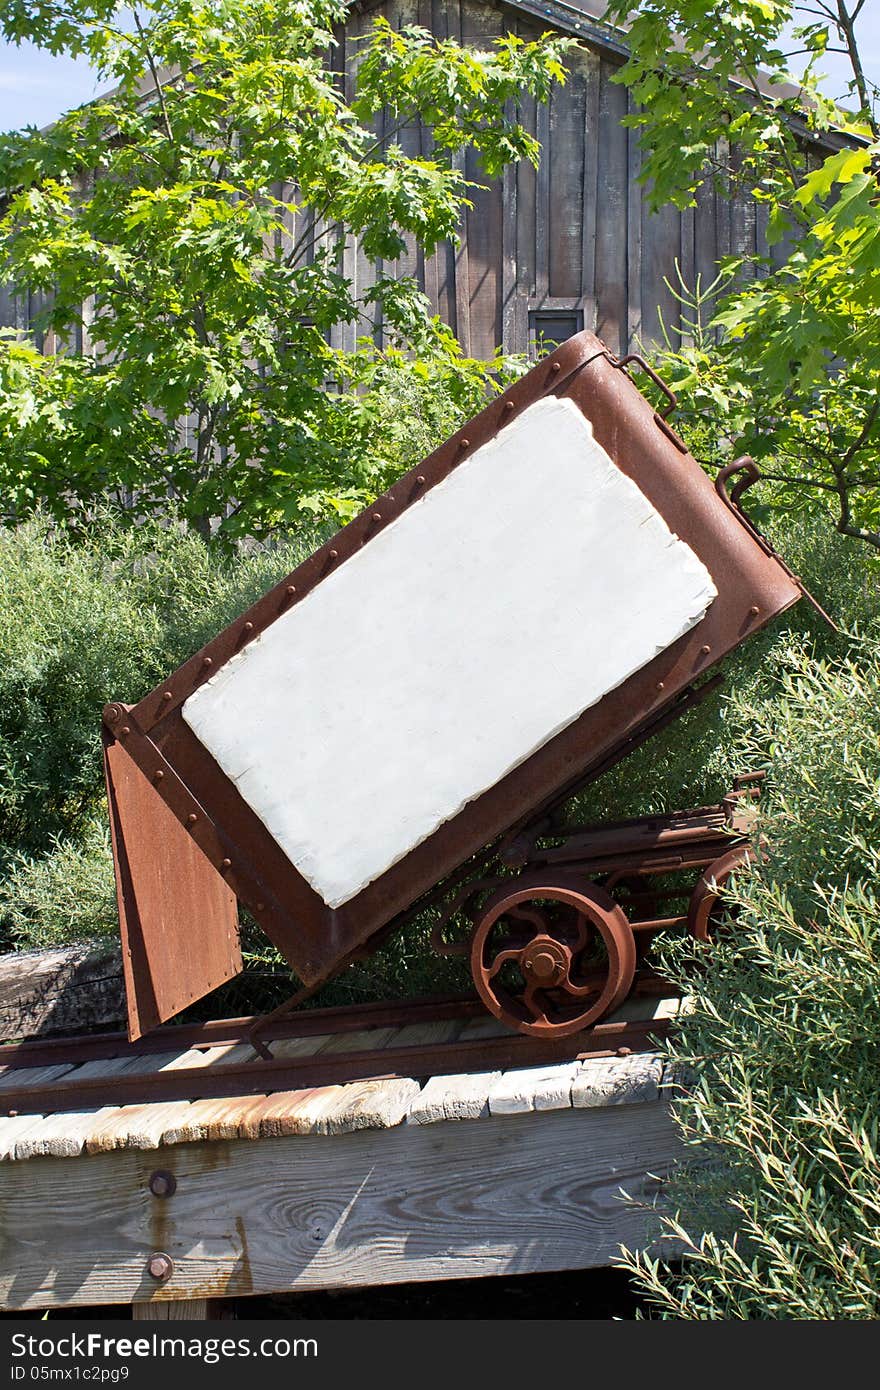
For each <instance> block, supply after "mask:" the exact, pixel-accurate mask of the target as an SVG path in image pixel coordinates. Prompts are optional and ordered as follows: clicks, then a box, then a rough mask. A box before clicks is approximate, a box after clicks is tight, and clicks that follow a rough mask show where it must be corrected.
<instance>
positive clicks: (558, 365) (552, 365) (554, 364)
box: [550, 362, 562, 372]
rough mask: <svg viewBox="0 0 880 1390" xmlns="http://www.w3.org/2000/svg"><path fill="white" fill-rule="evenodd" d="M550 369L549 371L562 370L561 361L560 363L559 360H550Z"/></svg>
mask: <svg viewBox="0 0 880 1390" xmlns="http://www.w3.org/2000/svg"><path fill="white" fill-rule="evenodd" d="M550 370H551V372H561V371H562V363H561V362H551V363H550Z"/></svg>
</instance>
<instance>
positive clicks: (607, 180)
mask: <svg viewBox="0 0 880 1390" xmlns="http://www.w3.org/2000/svg"><path fill="white" fill-rule="evenodd" d="M616 71H617V67H616V65H614V64H611V63H608V62H606V61H604V60H603V61H602V62H601V64H600V89H599V142H598V144H599V148H598V186H599V197H598V204H597V208H596V332H597V333H598V335H599V337H600V338H602V339H604V341H605V342H606V343H607V344H608V346H609V348H610V349H611V351H612V352H619V351H621V350H622V349H623V346H624V344H625V341H626V331H627V306H626V284H627V267H626V259H627V256H626V251H627V248H626V227H627V221H626V219H627V196H626V195H627V185H626V174H627V132H626V128H625V127H624V126H623V125H621V121H622V119H623V117H624V116H625V115H626V106H627V94H626V89H625V88H624V87H620V86H616V85H615V84H614V83H613V82H612V81H611V78H612V77H613V75H614V73H615V72H616Z"/></svg>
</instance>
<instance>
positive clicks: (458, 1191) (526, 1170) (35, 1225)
mask: <svg viewBox="0 0 880 1390" xmlns="http://www.w3.org/2000/svg"><path fill="white" fill-rule="evenodd" d="M681 1152H682V1150H681V1144H680V1141H679V1139H678V1137H677V1135H676V1132H675V1130H674V1128H673V1125H672V1122H671V1119H670V1117H669V1114H668V1111H667V1109H666V1106H665V1105H663V1104H661V1103H660V1102H658V1101H654V1102H651V1103H648V1104H641V1105H622V1106H613V1107H608V1106H603V1107H601V1108H598V1109H595V1108H586V1109H576V1110H575V1109H565V1110H543V1111H532V1112H530V1113H527V1114H515V1115H505V1116H491V1115H490V1116H487V1117H486V1118H483V1119H480V1120H476V1121H460V1120H450V1121H440V1122H437V1123H433V1124H431V1123H428V1124H424V1123H422V1124H419V1123H414V1124H404V1125H400V1126H398V1127H397V1128H395V1129H386V1130H358V1131H355V1132H349V1133H346V1134H342V1135H336V1136H334V1137H328V1136H319V1135H304V1136H296V1135H292V1136H288V1137H285V1138H277V1139H266V1140H256V1141H254V1142H251V1143H242V1142H217V1143H205V1144H191V1145H181V1146H178V1147H175V1148H166V1149H164V1150H163V1151H162V1153H161V1158H160V1156H159V1155H158V1154H156V1153H155V1152H154V1153H149V1152H140V1151H137V1150H132V1149H120V1150H116V1151H114V1152H111V1153H103V1154H98V1155H95V1156H91V1157H90V1156H82V1157H79V1158H34V1159H32V1160H30V1161H28V1162H26V1163H10V1164H6V1165H4V1171H3V1189H4V1190H3V1241H2V1244H0V1304H2V1306H3V1307H5V1308H8V1309H24V1308H65V1307H72V1306H75V1305H77V1304H85V1305H90V1304H91V1305H94V1304H109V1303H135V1304H136V1303H144V1302H146V1303H149V1304H152V1305H154V1306H155V1305H156V1304H159V1303H165V1302H166V1301H168V1300H193V1299H206V1298H211V1297H222V1296H224V1295H225V1296H234V1295H247V1294H252V1293H267V1292H281V1291H283V1290H304V1289H328V1288H340V1287H355V1286H364V1285H381V1284H390V1283H401V1282H410V1281H418V1280H426V1279H428V1280H434V1279H451V1278H456V1279H459V1278H476V1277H480V1276H486V1275H497V1274H517V1273H526V1272H538V1271H549V1270H561V1269H582V1268H587V1267H590V1266H596V1265H606V1264H609V1263H610V1262H611V1261H612V1260H613V1259H614V1258H615V1257H616V1255H617V1252H618V1249H619V1246H620V1244H621V1242H624V1243H626V1244H627V1245H628V1246H629V1247H630V1248H637V1247H644V1246H646V1245H647V1244H650V1243H651V1242H652V1240H653V1239H654V1237H655V1232H656V1221H657V1218H656V1215H655V1214H654V1212H653V1211H652V1209H651V1206H650V1198H649V1196H648V1194H649V1193H650V1192H652V1191H653V1190H654V1189H655V1187H656V1183H655V1181H654V1179H653V1177H651V1176H649V1175H652V1174H662V1173H664V1172H666V1171H668V1170H669V1169H670V1167H671V1166H672V1165H674V1164H675V1163H676V1162H677V1160H678V1158H679V1156H680V1154H681ZM157 1167H161V1168H163V1169H169V1170H171V1171H173V1172H174V1175H175V1178H176V1183H177V1186H176V1191H175V1192H174V1194H173V1195H172V1196H170V1197H163V1198H160V1197H154V1196H153V1195H152V1194H151V1192H150V1189H149V1180H150V1175H151V1173H152V1172H153V1171H154V1170H155V1169H156V1168H157ZM620 1189H624V1190H625V1191H626V1192H628V1193H629V1194H630V1195H631V1196H633V1197H635V1198H639V1197H646V1198H648V1200H646V1202H645V1204H644V1205H637V1204H632V1203H627V1202H624V1201H622V1200H621V1198H620V1195H619V1194H620ZM158 1251H163V1252H165V1253H167V1254H168V1255H170V1256H171V1258H172V1260H173V1265H174V1268H173V1272H172V1274H171V1277H170V1278H169V1279H168V1281H167V1282H166V1283H164V1284H160V1285H157V1283H156V1281H155V1280H154V1279H152V1278H151V1277H150V1275H149V1273H148V1271H147V1263H148V1260H149V1257H150V1255H151V1254H153V1253H154V1252H158ZM138 1316H141V1314H140V1313H138Z"/></svg>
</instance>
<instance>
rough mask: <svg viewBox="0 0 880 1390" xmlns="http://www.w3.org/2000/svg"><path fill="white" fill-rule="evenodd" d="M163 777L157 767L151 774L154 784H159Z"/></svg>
mask: <svg viewBox="0 0 880 1390" xmlns="http://www.w3.org/2000/svg"><path fill="white" fill-rule="evenodd" d="M164 776H165V773H164V772H163V771H162V769H161V767H157V768H156V771H155V772H154V773H153V781H154V782H161V781H162V778H163V777H164Z"/></svg>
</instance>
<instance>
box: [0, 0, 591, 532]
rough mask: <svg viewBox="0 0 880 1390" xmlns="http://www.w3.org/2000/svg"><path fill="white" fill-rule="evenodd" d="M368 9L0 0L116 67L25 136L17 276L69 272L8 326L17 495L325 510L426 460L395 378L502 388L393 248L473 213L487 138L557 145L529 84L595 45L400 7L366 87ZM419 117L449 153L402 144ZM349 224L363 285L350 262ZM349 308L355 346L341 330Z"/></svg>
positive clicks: (430, 237)
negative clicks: (341, 31)
mask: <svg viewBox="0 0 880 1390" xmlns="http://www.w3.org/2000/svg"><path fill="white" fill-rule="evenodd" d="M346 10H347V6H346V5H345V4H344V3H343V0H307V3H302V0H147V3H145V4H143V5H139V6H138V8H136V9H134V10H133V11H131V24H130V25H128V26H127V27H126V26H122V27H121V26H120V23H119V19H118V16H117V10H116V5H115V3H114V0H2V2H0V33H2V34H3V35H4V36H5V37H6V38H7V39H12V40H16V39H29V40H31V41H33V42H35V43H37V44H39V45H41V46H43V47H45V48H48V49H50V50H51V51H53V52H67V53H71V54H85V55H87V56H88V58H89V59H90V61H91V62H92V63H93V65H94V66H95V68H96V69H97V71H98V73H99V74H100V76H101V77H102V78H103V79H104V80H106V81H107V82H108V84H109V83H112V84H114V90H113V91H112V93H111V94H110V95H109V96H107V97H104V98H102V99H99V100H96V101H93V102H91V103H90V104H88V105H86V106H84V107H82V108H80V109H78V110H76V111H73V112H71V113H70V114H68V115H65V116H63V117H62V118H61V119H60V120H58V121H57V122H56V123H55V124H54V125H53V126H52V127H51V128H50V129H48V130H46V131H37V130H35V129H28V130H25V131H23V132H16V133H12V134H8V135H6V136H3V137H2V138H0V187H3V188H5V189H6V190H7V202H6V207H5V213H4V216H3V218H2V222H0V248H2V259H3V260H4V261H5V262H6V272H5V273H6V275H7V276H8V278H9V279H11V281H12V282H13V283H15V284H16V285H17V286H19V287H21V288H22V289H27V290H29V291H31V292H32V293H33V292H39V293H42V294H43V295H44V296H45V301H44V302H45V307H44V309H43V311H42V313H41V314H40V316H39V318H38V321H37V323H36V327H37V329H38V330H39V331H40V332H42V333H43V334H44V335H48V336H46V338H45V340H44V341H43V343H42V349H43V350H42V351H37V350H36V347H35V345H34V344H33V343H31V342H28V341H23V340H21V339H18V338H10V336H9V335H6V337H5V339H3V340H0V441H2V462H0V494H2V496H3V498H4V507H5V511H6V514H7V517H8V518H10V519H14V518H16V517H19V516H21V515H22V514H24V513H26V512H27V510H28V509H29V508H30V507H32V506H33V505H34V503H35V502H36V501H42V502H43V503H45V504H46V505H47V506H48V507H49V508H50V509H51V510H52V511H53V512H54V513H55V514H56V515H57V516H59V517H64V518H69V517H70V515H71V514H72V513H75V512H76V511H77V509H81V508H83V507H84V508H86V509H88V508H89V507H90V506H92V505H93V503H94V502H95V500H96V499H99V498H107V497H111V498H112V497H115V498H117V499H118V500H119V501H121V502H125V503H127V504H129V505H130V503H131V499H132V497H135V498H136V499H137V501H138V503H139V507H140V510H141V511H148V510H150V509H151V508H155V507H157V506H160V507H161V506H163V505H164V504H165V503H166V501H167V499H168V498H171V499H172V500H173V502H174V504H175V506H176V507H177V508H179V509H182V511H183V513H184V514H185V515H186V517H187V518H188V519H189V520H190V522H191V523H193V524H195V525H197V526H199V527H200V528H202V529H203V530H205V529H207V527H208V525H209V523H210V520H211V519H212V518H213V519H218V518H219V519H220V520H221V522H222V530H223V532H224V534H225V535H227V536H229V537H234V536H236V535H241V534H253V533H255V532H256V533H260V532H266V531H268V530H270V529H271V528H272V527H274V526H278V525H284V524H289V523H291V522H294V521H296V520H297V518H299V517H301V515H302V512H303V509H306V510H310V511H312V512H318V513H326V512H329V513H331V514H334V515H336V516H338V517H341V518H343V519H346V518H347V517H348V516H349V515H350V514H352V513H353V512H354V511H356V510H358V509H359V508H360V507H361V506H363V505H364V504H365V503H366V502H367V501H368V500H369V499H370V498H371V497H372V496H374V495H375V494H376V493H377V492H379V491H381V490H382V489H383V488H384V487H386V486H387V485H388V484H389V482H390V481H391V480H392V479H393V477H394V476H396V475H397V474H398V473H399V471H400V469H401V468H402V467H403V466H405V465H406V464H408V463H410V462H412V461H414V460H413V457H412V455H413V440H412V437H411V435H412V432H411V435H410V437H407V438H405V437H404V435H403V433H402V432H401V431H400V430H399V429H398V430H396V431H395V430H390V431H386V432H384V433H383V432H382V431H381V430H378V429H377V421H382V420H385V421H390V420H392V419H393V418H394V415H395V410H394V403H395V401H397V399H398V397H401V398H403V399H405V400H406V401H407V403H408V405H409V407H410V408H411V409H412V408H413V406H414V405H415V406H416V407H418V406H419V404H421V406H422V407H424V409H425V410H426V411H427V412H428V414H429V415H430V414H431V412H432V411H433V412H434V414H436V409H435V407H434V404H433V403H434V402H435V401H437V400H438V399H439V400H441V401H443V402H445V403H446V404H447V405H448V407H449V410H450V411H451V412H452V413H453V414H456V415H457V416H458V417H460V416H461V415H467V414H469V413H471V412H472V411H473V410H474V409H475V408H476V407H477V406H478V405H479V404H481V403H482V401H483V399H484V397H485V393H486V391H487V389H489V386H490V384H491V382H490V372H489V369H488V367H486V366H483V367H481V366H480V365H479V364H477V363H473V362H468V361H465V360H464V359H463V358H462V355H461V351H460V348H459V347H458V344H457V343H456V341H455V339H454V337H453V336H452V334H451V333H450V331H449V330H448V329H447V328H445V327H444V326H443V325H442V324H441V323H440V322H439V321H438V320H436V319H434V318H432V317H431V316H430V312H429V309H428V306H427V302H426V300H425V299H424V297H423V296H422V295H421V294H420V293H419V291H418V289H417V287H416V286H415V284H414V283H413V282H412V281H411V280H409V279H407V278H405V277H401V276H400V275H399V274H397V273H396V271H397V267H396V265H395V262H397V261H398V260H399V258H400V256H401V254H402V253H403V252H404V250H406V249H407V247H408V246H409V247H412V246H413V245H418V246H421V247H422V248H423V249H424V251H425V252H426V253H429V252H430V251H431V250H433V248H434V247H435V246H436V245H437V244H438V242H440V241H442V240H443V239H444V238H449V237H454V236H455V234H456V229H457V226H458V222H459V217H460V214H461V211H462V208H463V206H464V205H465V204H466V202H467V197H468V183H467V181H466V180H465V178H464V176H463V174H462V172H461V169H460V164H461V158H460V157H461V155H462V152H463V151H465V150H466V149H468V148H471V149H473V150H474V151H476V153H477V154H478V156H479V158H480V160H481V162H482V166H483V168H484V169H485V171H486V173H487V175H489V176H493V175H497V174H498V173H499V172H500V170H501V169H502V168H503V167H504V165H505V164H507V163H508V162H509V161H511V160H517V159H522V158H526V159H531V160H537V157H538V147H537V144H536V142H535V140H534V138H533V137H532V136H530V135H529V134H528V133H527V131H526V130H525V129H524V128H523V126H522V125H521V124H520V123H519V121H518V118H517V117H518V106H519V102H520V100H521V98H522V97H523V95H524V94H529V95H530V96H532V97H534V98H536V99H537V100H539V101H541V100H545V99H546V98H547V96H548V94H549V91H550V87H551V85H552V84H553V83H554V82H557V81H563V80H564V76H565V73H564V68H563V58H564V55H565V52H566V50H567V48H568V47H569V46H570V43H569V41H568V40H566V39H563V38H561V37H545V38H544V39H542V40H541V41H539V42H535V43H525V42H523V41H522V40H520V39H518V38H516V37H515V36H512V35H509V36H508V37H506V38H503V39H499V40H497V41H495V42H494V44H493V45H492V46H491V47H490V48H488V49H486V50H476V49H465V48H462V47H461V46H460V45H458V44H457V43H455V42H453V41H452V40H444V41H438V40H436V39H435V38H433V37H432V36H431V35H430V34H429V33H427V32H426V31H424V30H421V29H417V28H408V29H405V30H403V31H401V32H395V31H394V30H393V29H392V28H391V27H390V26H389V24H388V23H387V22H386V21H385V20H383V19H378V20H376V21H375V22H374V25H373V27H372V30H371V32H370V33H369V35H368V36H367V37H366V38H365V39H364V41H363V45H362V48H361V51H360V54H359V57H358V60H357V62H356V65H355V66H356V69H357V70H356V74H355V76H354V79H353V94H351V95H350V96H348V97H347V96H346V92H345V81H344V79H343V78H342V76H341V75H340V74H339V73H338V72H334V71H333V68H332V54H333V50H334V47H335V44H336V39H335V36H334V35H335V32H336V30H337V29H338V26H339V25H341V24H342V23H343V22H344V20H345V17H346ZM416 123H421V125H422V127H423V129H424V130H425V131H426V132H428V134H429V135H430V137H431V145H432V149H431V153H430V154H428V155H412V154H407V153H405V152H404V150H403V149H402V147H401V144H400V142H399V138H398V137H399V135H400V133H401V131H402V130H404V129H405V128H407V127H412V126H413V125H414V124H416ZM352 240H355V241H356V242H357V245H358V248H359V254H360V257H361V258H362V260H363V261H364V262H366V263H367V264H368V265H369V266H370V267H371V274H370V275H368V276H366V277H364V276H363V273H361V276H360V279H361V282H362V283H363V280H364V278H366V279H367V280H369V281H370V284H369V287H368V288H366V289H363V288H361V287H358V286H355V284H354V283H353V279H352V276H351V275H349V274H347V273H345V268H344V258H343V250H344V247H345V245H346V242H347V241H348V242H351V241H352ZM340 325H350V326H351V329H350V336H351V338H352V340H353V341H356V340H360V341H359V346H358V347H357V349H356V350H355V351H350V352H344V351H342V350H340V349H339V348H338V347H335V346H331V332H332V330H334V329H337V328H338V327H339V326H340ZM380 341H381V343H382V346H377V343H379V342H380ZM77 346H78V347H79V349H80V350H72V348H74V347H77ZM47 347H48V349H50V350H46V349H47ZM414 358H417V359H418V360H417V362H416V361H414V360H413V359H414ZM496 366H497V364H496ZM377 392H378V396H377ZM371 393H372V395H371ZM389 403H390V405H389ZM417 413H418V410H417ZM415 435H416V441H415V442H416V443H418V442H420V440H419V439H418V431H415Z"/></svg>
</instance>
